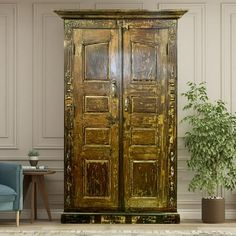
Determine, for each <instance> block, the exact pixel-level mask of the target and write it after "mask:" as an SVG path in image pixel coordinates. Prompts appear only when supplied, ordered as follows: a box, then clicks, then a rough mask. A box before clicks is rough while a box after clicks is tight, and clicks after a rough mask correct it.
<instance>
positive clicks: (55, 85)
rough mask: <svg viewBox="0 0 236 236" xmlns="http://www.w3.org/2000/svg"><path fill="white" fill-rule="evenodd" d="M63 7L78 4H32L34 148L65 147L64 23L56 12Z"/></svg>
mask: <svg viewBox="0 0 236 236" xmlns="http://www.w3.org/2000/svg"><path fill="white" fill-rule="evenodd" d="M62 8H63V9H66V8H67V9H68V8H70V9H71V8H79V4H74V3H62V4H59V3H58V4H57V3H54V4H53V3H52V4H47V3H38V4H37V3H35V4H34V5H33V10H34V32H33V33H34V51H33V54H34V62H33V65H34V66H33V69H34V72H33V73H34V74H33V75H34V78H33V89H34V93H33V104H34V107H33V108H34V109H33V117H34V119H33V146H34V147H37V148H50V149H51V148H52V149H62V148H63V136H64V121H63V117H64V115H63V114H64V82H63V81H64V61H63V58H64V54H63V53H64V51H63V37H64V28H63V21H62V20H61V19H60V18H59V17H58V16H57V15H56V14H55V13H54V12H53V11H54V10H56V9H62Z"/></svg>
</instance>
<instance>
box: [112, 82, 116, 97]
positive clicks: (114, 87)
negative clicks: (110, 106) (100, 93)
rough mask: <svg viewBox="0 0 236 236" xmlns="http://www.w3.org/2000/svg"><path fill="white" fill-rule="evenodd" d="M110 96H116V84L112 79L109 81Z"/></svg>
mask: <svg viewBox="0 0 236 236" xmlns="http://www.w3.org/2000/svg"><path fill="white" fill-rule="evenodd" d="M111 96H112V97H113V98H115V97H116V96H117V86H116V81H115V80H112V81H111Z"/></svg>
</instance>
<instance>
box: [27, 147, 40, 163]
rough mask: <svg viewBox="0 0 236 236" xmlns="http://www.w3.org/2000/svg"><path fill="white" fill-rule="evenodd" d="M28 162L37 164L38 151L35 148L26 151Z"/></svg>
mask: <svg viewBox="0 0 236 236" xmlns="http://www.w3.org/2000/svg"><path fill="white" fill-rule="evenodd" d="M28 156H29V162H30V165H31V166H37V164H38V160H39V152H38V151H37V150H35V149H31V150H30V151H29V152H28Z"/></svg>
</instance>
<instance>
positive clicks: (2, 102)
mask: <svg viewBox="0 0 236 236" xmlns="http://www.w3.org/2000/svg"><path fill="white" fill-rule="evenodd" d="M16 22H17V5H16V4H1V3H0V31H1V30H3V31H4V32H1V36H0V44H2V45H0V49H1V55H0V62H1V65H2V67H1V68H2V70H0V77H1V80H0V149H17V102H16V101H17V82H16V81H17V59H16V58H17V53H16V50H17V24H16Z"/></svg>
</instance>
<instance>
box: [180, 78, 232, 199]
mask: <svg viewBox="0 0 236 236" xmlns="http://www.w3.org/2000/svg"><path fill="white" fill-rule="evenodd" d="M188 86H189V90H188V91H187V92H185V93H182V96H184V97H185V98H186V99H187V104H186V105H185V106H184V108H183V110H189V111H191V114H190V115H187V116H186V117H185V118H184V119H183V120H182V122H187V123H188V124H189V125H190V127H191V128H190V130H189V131H188V132H186V133H185V146H186V147H187V149H188V150H189V152H190V154H191V157H190V159H189V160H188V161H187V165H188V167H189V168H190V169H191V170H193V171H194V173H195V174H194V176H193V179H192V180H191V182H190V184H189V191H195V190H196V189H199V190H202V191H204V192H206V193H207V195H208V196H209V197H213V198H214V197H217V188H218V187H219V186H220V187H224V188H225V189H227V190H233V189H234V188H235V186H236V164H235V160H236V116H235V115H233V114H231V113H230V112H228V110H227V108H226V105H225V103H224V102H223V101H222V100H217V101H215V102H211V101H210V100H209V98H208V96H207V89H206V84H205V83H200V84H198V85H197V84H195V83H192V82H189V83H188Z"/></svg>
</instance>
